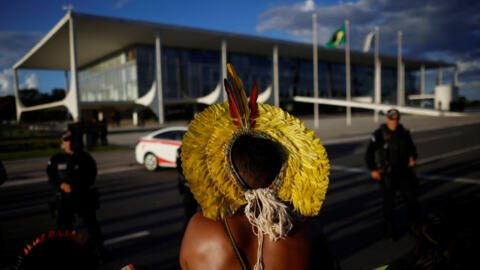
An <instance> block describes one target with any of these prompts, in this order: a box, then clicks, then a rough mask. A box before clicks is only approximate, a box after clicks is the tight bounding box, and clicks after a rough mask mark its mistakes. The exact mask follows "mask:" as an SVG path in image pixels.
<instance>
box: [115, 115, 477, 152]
mask: <svg viewBox="0 0 480 270" xmlns="http://www.w3.org/2000/svg"><path fill="white" fill-rule="evenodd" d="M300 119H301V120H302V121H303V122H304V123H305V126H306V127H308V128H310V129H314V124H313V117H312V116H301V117H300ZM187 123H188V122H187V121H171V122H167V123H165V124H164V125H162V126H160V125H158V124H153V123H152V124H150V125H146V126H141V127H134V126H127V127H118V128H116V127H115V128H111V129H110V130H109V136H108V137H109V138H108V139H109V142H110V143H113V144H120V145H128V146H133V145H135V143H136V141H137V140H138V138H139V137H141V136H144V135H146V134H148V133H150V132H152V131H154V130H157V129H159V128H161V127H167V126H176V125H180V126H185V125H187ZM381 123H385V118H384V116H382V115H380V116H379V121H378V123H375V122H374V121H373V114H369V115H367V114H353V115H352V125H351V126H350V127H347V125H346V118H345V116H344V115H320V120H319V124H320V127H319V128H318V129H314V130H315V134H316V135H317V136H318V137H319V138H320V140H321V141H322V142H323V143H324V144H338V143H346V142H353V141H360V140H367V139H368V138H369V136H370V134H371V133H372V132H373V131H374V130H375V129H376V128H378V127H379V125H380V124H381ZM400 123H402V124H403V125H404V126H405V127H406V128H408V129H410V130H411V131H412V132H420V131H427V130H436V129H442V128H448V127H455V126H463V125H469V124H475V123H480V115H468V116H461V117H430V116H414V115H407V116H402V117H401V119H400Z"/></svg>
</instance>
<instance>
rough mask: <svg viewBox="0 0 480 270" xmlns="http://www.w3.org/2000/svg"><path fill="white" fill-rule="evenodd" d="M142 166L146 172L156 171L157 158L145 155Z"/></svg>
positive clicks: (150, 154)
mask: <svg viewBox="0 0 480 270" xmlns="http://www.w3.org/2000/svg"><path fill="white" fill-rule="evenodd" d="M143 165H144V166H145V169H147V170H148V171H155V170H157V169H158V161H157V157H156V156H155V155H154V154H152V153H148V154H146V155H145V157H144V158H143Z"/></svg>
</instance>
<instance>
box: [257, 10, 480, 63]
mask: <svg viewBox="0 0 480 270" xmlns="http://www.w3.org/2000/svg"><path fill="white" fill-rule="evenodd" d="M307 2H310V1H307ZM307 2H302V3H297V4H292V5H290V6H280V7H273V8H270V9H268V10H266V11H265V12H263V13H262V14H261V15H260V16H259V18H260V21H259V23H258V24H257V27H256V29H257V31H258V32H265V31H269V30H274V31H283V32H285V33H286V34H287V35H290V36H293V37H296V38H298V36H301V37H302V38H303V39H304V40H305V41H311V37H312V32H311V31H312V17H311V16H306V14H305V13H306V12H305V11H304V10H306V9H305V8H304V7H305V6H307V5H306V3H307ZM302 7H303V10H302ZM465 7H469V8H465ZM479 8H480V2H479V1H476V0H458V1H437V0H424V1H422V2H421V3H420V2H418V1H417V0H401V1H398V0H358V1H357V2H345V3H344V2H339V4H336V5H330V6H325V5H323V6H315V7H314V8H313V9H312V10H311V11H310V12H309V13H313V12H315V13H317V20H318V23H317V25H318V28H319V33H318V37H319V41H320V42H326V41H327V40H328V38H329V37H330V35H331V34H332V33H333V32H334V31H335V30H336V29H337V28H338V27H340V26H341V25H342V24H343V23H344V21H345V20H346V19H348V20H349V21H350V35H351V37H350V38H351V41H352V43H351V46H352V48H353V49H357V50H359V49H360V48H361V46H362V42H363V40H364V38H365V36H366V35H367V34H368V33H369V32H370V31H372V30H373V28H374V26H379V27H380V49H381V52H382V53H388V54H395V52H396V46H397V31H402V32H403V48H404V50H405V52H408V56H411V57H422V56H423V54H424V53H425V52H427V51H432V50H434V51H448V50H453V51H455V52H460V51H467V50H473V49H476V48H478V44H479V42H480V35H474V33H476V32H475V31H477V32H478V31H479V27H478V20H479V17H480V15H478V14H477V13H478V10H479ZM325 33H328V34H325Z"/></svg>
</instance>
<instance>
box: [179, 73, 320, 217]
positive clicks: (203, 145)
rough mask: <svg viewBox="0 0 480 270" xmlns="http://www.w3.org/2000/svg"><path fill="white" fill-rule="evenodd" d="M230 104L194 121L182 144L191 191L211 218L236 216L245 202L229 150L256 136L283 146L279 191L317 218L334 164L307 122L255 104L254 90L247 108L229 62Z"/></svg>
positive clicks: (219, 105) (241, 87)
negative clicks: (242, 139)
mask: <svg viewBox="0 0 480 270" xmlns="http://www.w3.org/2000/svg"><path fill="white" fill-rule="evenodd" d="M228 75H229V77H228V80H225V87H226V89H227V93H228V97H229V102H224V103H220V104H214V105H212V106H210V107H208V108H207V109H205V110H204V111H203V112H201V113H199V114H198V115H197V116H196V117H195V119H194V120H193V121H192V122H191V123H190V125H189V128H188V131H187V133H186V134H185V136H184V137H183V142H182V152H181V159H182V168H183V172H184V174H185V177H186V179H187V181H188V183H189V186H190V189H191V191H192V193H193V195H194V197H195V199H196V200H197V201H198V203H199V204H200V206H201V207H202V210H203V215H204V216H205V217H207V218H210V219H214V220H215V219H217V218H222V217H224V216H225V215H227V214H233V213H234V212H235V211H236V210H237V209H238V208H239V207H240V206H242V205H245V204H246V200H245V198H244V196H243V195H244V193H245V187H244V186H242V184H241V183H239V181H238V180H239V179H238V177H236V175H235V173H232V168H231V164H230V160H229V158H230V157H229V155H228V152H229V150H230V149H231V145H232V144H233V143H235V138H237V137H238V136H239V135H241V134H246V133H248V134H252V135H254V136H259V137H263V138H268V139H270V140H273V141H275V142H276V143H278V144H279V145H281V147H282V149H283V152H284V154H285V157H286V161H285V164H284V166H283V169H282V170H281V171H280V173H279V176H278V179H280V181H278V183H276V185H275V186H273V187H272V188H275V189H276V194H277V196H278V198H280V199H281V200H283V201H285V202H290V203H292V204H293V207H294V209H295V210H296V211H298V212H300V214H301V215H304V216H314V215H317V214H318V212H319V211H320V208H321V206H322V203H323V200H324V199H325V194H326V191H327V187H328V181H329V180H328V176H329V170H330V165H329V162H328V158H327V154H326V152H325V148H324V147H323V146H322V144H321V142H320V139H319V138H317V137H316V136H315V134H314V132H313V131H312V130H310V129H307V128H306V127H305V125H304V123H303V122H301V121H300V120H299V119H298V118H295V117H294V116H292V115H290V114H289V113H287V112H285V111H283V110H282V109H280V108H277V107H274V106H270V105H268V104H263V103H258V104H257V103H256V98H257V87H256V85H255V86H254V89H253V90H252V94H251V95H250V101H249V102H248V104H247V99H246V95H245V92H244V90H243V84H242V82H241V80H240V78H239V77H238V76H237V75H236V73H235V70H234V68H233V66H232V65H230V64H228Z"/></svg>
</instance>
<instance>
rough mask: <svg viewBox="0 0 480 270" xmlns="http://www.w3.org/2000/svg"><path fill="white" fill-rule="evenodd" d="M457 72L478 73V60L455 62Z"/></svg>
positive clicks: (479, 67)
mask: <svg viewBox="0 0 480 270" xmlns="http://www.w3.org/2000/svg"><path fill="white" fill-rule="evenodd" d="M457 67H458V72H459V73H463V72H472V71H480V60H478V59H476V60H472V61H462V60H460V61H457Z"/></svg>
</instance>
